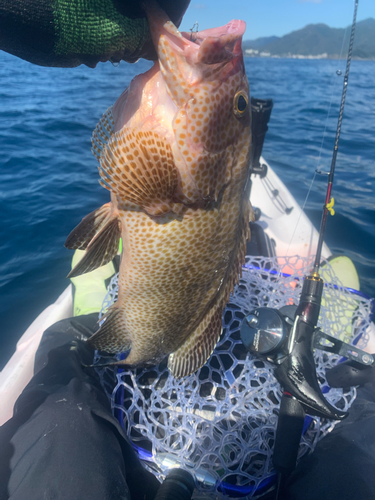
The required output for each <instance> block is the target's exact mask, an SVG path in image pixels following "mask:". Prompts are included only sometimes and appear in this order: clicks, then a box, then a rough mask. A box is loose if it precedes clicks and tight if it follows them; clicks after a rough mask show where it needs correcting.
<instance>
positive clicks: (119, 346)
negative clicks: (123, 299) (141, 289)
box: [87, 305, 131, 353]
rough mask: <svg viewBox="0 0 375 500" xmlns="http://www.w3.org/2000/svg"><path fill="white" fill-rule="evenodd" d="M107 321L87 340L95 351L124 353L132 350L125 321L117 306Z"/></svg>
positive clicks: (107, 317)
mask: <svg viewBox="0 0 375 500" xmlns="http://www.w3.org/2000/svg"><path fill="white" fill-rule="evenodd" d="M104 317H105V321H104V323H103V324H102V326H101V327H100V328H99V330H98V331H97V332H95V333H94V335H93V336H92V337H90V338H89V339H88V340H87V343H88V345H89V346H90V347H92V348H93V349H98V350H99V351H106V352H109V353H117V352H124V351H127V350H128V349H129V348H130V345H131V341H130V338H129V335H128V333H127V331H126V326H125V320H124V317H123V315H122V314H121V310H120V309H119V308H118V307H116V305H113V306H111V307H110V308H109V309H108V311H107V313H106V315H105V316H104Z"/></svg>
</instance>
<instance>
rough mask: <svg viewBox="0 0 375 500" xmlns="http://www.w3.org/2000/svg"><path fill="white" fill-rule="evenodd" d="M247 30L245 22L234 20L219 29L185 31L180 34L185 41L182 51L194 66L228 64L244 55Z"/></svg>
mask: <svg viewBox="0 0 375 500" xmlns="http://www.w3.org/2000/svg"><path fill="white" fill-rule="evenodd" d="M245 30H246V23H245V22H244V21H241V20H239V19H233V20H232V21H230V22H229V23H228V24H225V25H224V26H220V27H218V28H210V29H207V30H203V31H197V32H193V31H192V32H190V33H188V32H186V31H183V32H181V33H180V35H181V37H182V39H183V47H180V50H181V48H182V49H183V52H184V54H185V55H186V58H187V59H188V60H189V62H191V63H193V64H199V63H205V64H217V63H226V62H228V61H231V60H233V59H235V58H237V57H239V56H241V55H242V48H241V42H242V37H243V35H244V33H245ZM172 36H173V35H172ZM174 38H176V37H174ZM171 41H172V40H171ZM177 45H178V44H177Z"/></svg>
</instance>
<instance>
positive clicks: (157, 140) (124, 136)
mask: <svg viewBox="0 0 375 500" xmlns="http://www.w3.org/2000/svg"><path fill="white" fill-rule="evenodd" d="M99 173H100V176H101V180H102V182H101V183H102V185H104V187H106V188H107V189H109V190H110V191H111V192H112V193H114V194H115V195H116V196H117V198H118V200H119V202H120V203H121V201H122V202H123V203H129V202H130V203H134V204H136V205H137V206H139V207H141V208H143V209H144V210H145V211H146V212H147V211H148V210H149V212H150V215H161V214H163V213H166V212H167V211H171V209H172V205H173V200H174V195H175V192H176V190H177V187H178V183H179V174H178V170H177V168H176V166H175V164H174V160H173V155H172V151H171V147H170V145H169V143H168V142H167V141H166V140H165V139H164V138H163V137H161V136H159V135H158V134H156V133H155V132H153V131H151V130H150V131H142V130H138V129H127V128H123V129H121V130H120V131H118V132H116V133H115V134H114V136H113V137H112V139H111V140H110V141H109V142H108V144H107V146H106V148H105V150H104V151H103V154H102V156H101V158H100V167H99Z"/></svg>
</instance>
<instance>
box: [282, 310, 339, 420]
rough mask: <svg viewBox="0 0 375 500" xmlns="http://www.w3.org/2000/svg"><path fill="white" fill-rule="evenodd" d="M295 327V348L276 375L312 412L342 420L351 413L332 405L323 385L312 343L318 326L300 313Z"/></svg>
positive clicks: (285, 388) (283, 385)
mask: <svg viewBox="0 0 375 500" xmlns="http://www.w3.org/2000/svg"><path fill="white" fill-rule="evenodd" d="M297 312H298V309H297ZM293 331H294V335H293V334H292V337H293V345H292V350H291V352H290V354H289V355H287V356H286V357H285V358H284V360H283V361H282V362H281V364H280V365H279V366H277V368H276V370H275V377H276V378H277V380H278V382H279V383H280V385H281V386H282V387H283V389H284V392H287V393H289V394H291V395H292V396H293V397H294V398H296V399H297V400H298V401H299V402H300V404H301V405H302V406H303V408H304V410H305V411H306V413H308V414H309V415H313V416H317V417H325V418H330V419H334V420H342V419H343V418H345V417H346V415H347V413H346V412H343V411H340V410H338V409H337V408H335V407H334V406H332V405H331V404H330V403H329V402H328V401H327V400H326V399H325V397H324V396H323V393H322V391H321V389H320V387H319V383H318V377H317V374H316V366H315V361H314V356H313V347H312V343H313V333H314V331H315V326H313V325H311V324H309V323H306V322H305V321H304V319H303V317H302V316H299V315H297V316H296V319H295V322H294V325H293Z"/></svg>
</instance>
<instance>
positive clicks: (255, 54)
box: [244, 49, 375, 61]
mask: <svg viewBox="0 0 375 500" xmlns="http://www.w3.org/2000/svg"><path fill="white" fill-rule="evenodd" d="M244 56H245V57H259V58H269V59H343V60H345V59H346V54H345V55H344V56H341V58H340V56H339V55H337V54H327V53H326V52H325V53H323V54H315V55H314V54H308V55H303V54H290V53H289V54H282V55H278V54H271V53H270V52H264V51H261V52H260V51H254V50H253V49H247V50H245V51H244ZM352 59H353V60H355V61H375V57H352Z"/></svg>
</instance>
